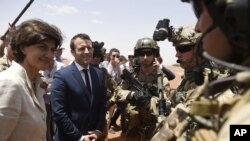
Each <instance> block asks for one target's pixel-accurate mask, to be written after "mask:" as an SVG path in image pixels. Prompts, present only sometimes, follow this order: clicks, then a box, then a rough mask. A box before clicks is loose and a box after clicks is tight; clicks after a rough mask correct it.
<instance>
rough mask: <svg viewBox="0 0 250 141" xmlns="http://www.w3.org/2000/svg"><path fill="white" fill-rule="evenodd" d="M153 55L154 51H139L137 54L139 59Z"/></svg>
mask: <svg viewBox="0 0 250 141" xmlns="http://www.w3.org/2000/svg"><path fill="white" fill-rule="evenodd" d="M153 54H154V51H141V52H139V56H141V57H143V56H145V55H147V56H151V55H153Z"/></svg>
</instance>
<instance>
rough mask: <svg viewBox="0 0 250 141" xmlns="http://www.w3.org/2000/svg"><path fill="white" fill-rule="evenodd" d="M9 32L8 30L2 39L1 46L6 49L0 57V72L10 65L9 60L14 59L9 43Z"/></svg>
mask: <svg viewBox="0 0 250 141" xmlns="http://www.w3.org/2000/svg"><path fill="white" fill-rule="evenodd" d="M10 40H11V32H9V33H8V34H7V36H6V38H5V39H4V40H3V41H2V40H1V41H2V44H1V48H2V47H3V48H5V49H6V50H7V52H6V54H5V55H4V56H3V57H1V58H0V72H1V71H4V70H6V69H7V68H9V67H10V66H11V61H12V60H13V59H14V55H13V53H12V49H11V45H10Z"/></svg>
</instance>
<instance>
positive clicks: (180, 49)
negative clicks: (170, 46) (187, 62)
mask: <svg viewBox="0 0 250 141" xmlns="http://www.w3.org/2000/svg"><path fill="white" fill-rule="evenodd" d="M192 48H193V45H185V46H180V47H175V50H176V51H178V52H180V53H185V52H188V51H191V50H192Z"/></svg>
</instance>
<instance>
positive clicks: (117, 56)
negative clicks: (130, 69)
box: [112, 55, 120, 58]
mask: <svg viewBox="0 0 250 141" xmlns="http://www.w3.org/2000/svg"><path fill="white" fill-rule="evenodd" d="M112 56H113V57H114V58H115V57H116V58H119V57H120V55H112Z"/></svg>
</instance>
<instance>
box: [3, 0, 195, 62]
mask: <svg viewBox="0 0 250 141" xmlns="http://www.w3.org/2000/svg"><path fill="white" fill-rule="evenodd" d="M0 3H1V5H0V34H4V32H5V31H6V29H7V28H8V23H11V22H13V20H14V19H15V18H16V16H17V15H18V14H19V13H20V11H21V10H22V9H23V7H24V6H25V5H26V4H27V3H28V0H1V2H0ZM31 18H39V19H42V20H45V21H47V22H49V23H51V24H54V25H56V26H58V27H59V28H60V29H61V30H62V32H63V34H64V37H65V38H64V44H63V47H65V48H66V49H65V51H64V53H63V56H64V57H66V58H69V59H72V58H73V57H72V56H71V53H70V49H69V41H70V39H71V38H72V37H73V35H75V34H77V33H87V34H89V35H90V37H91V39H92V40H93V41H103V42H105V45H104V47H105V48H107V50H108V51H109V49H111V48H118V49H119V50H120V51H121V54H123V55H126V54H127V52H128V51H129V50H132V49H133V47H134V46H135V44H136V41H137V40H138V39H139V38H142V37H152V35H153V31H154V29H155V26H156V24H157V22H158V20H160V19H164V18H169V19H170V24H171V25H173V26H174V27H176V28H177V27H179V26H186V25H190V24H193V23H195V22H196V18H195V16H194V14H193V11H192V8H191V6H190V5H189V4H187V3H182V2H181V0H35V1H34V2H33V4H32V5H31V6H30V8H29V9H28V10H27V11H26V13H24V15H23V17H21V19H20V21H19V22H18V23H17V24H19V23H20V22H22V21H24V20H27V19H31ZM158 44H159V46H160V53H161V56H162V57H163V62H164V64H174V63H175V62H176V58H175V50H174V47H172V44H171V43H169V42H168V41H167V40H165V41H162V42H159V43H158Z"/></svg>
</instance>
